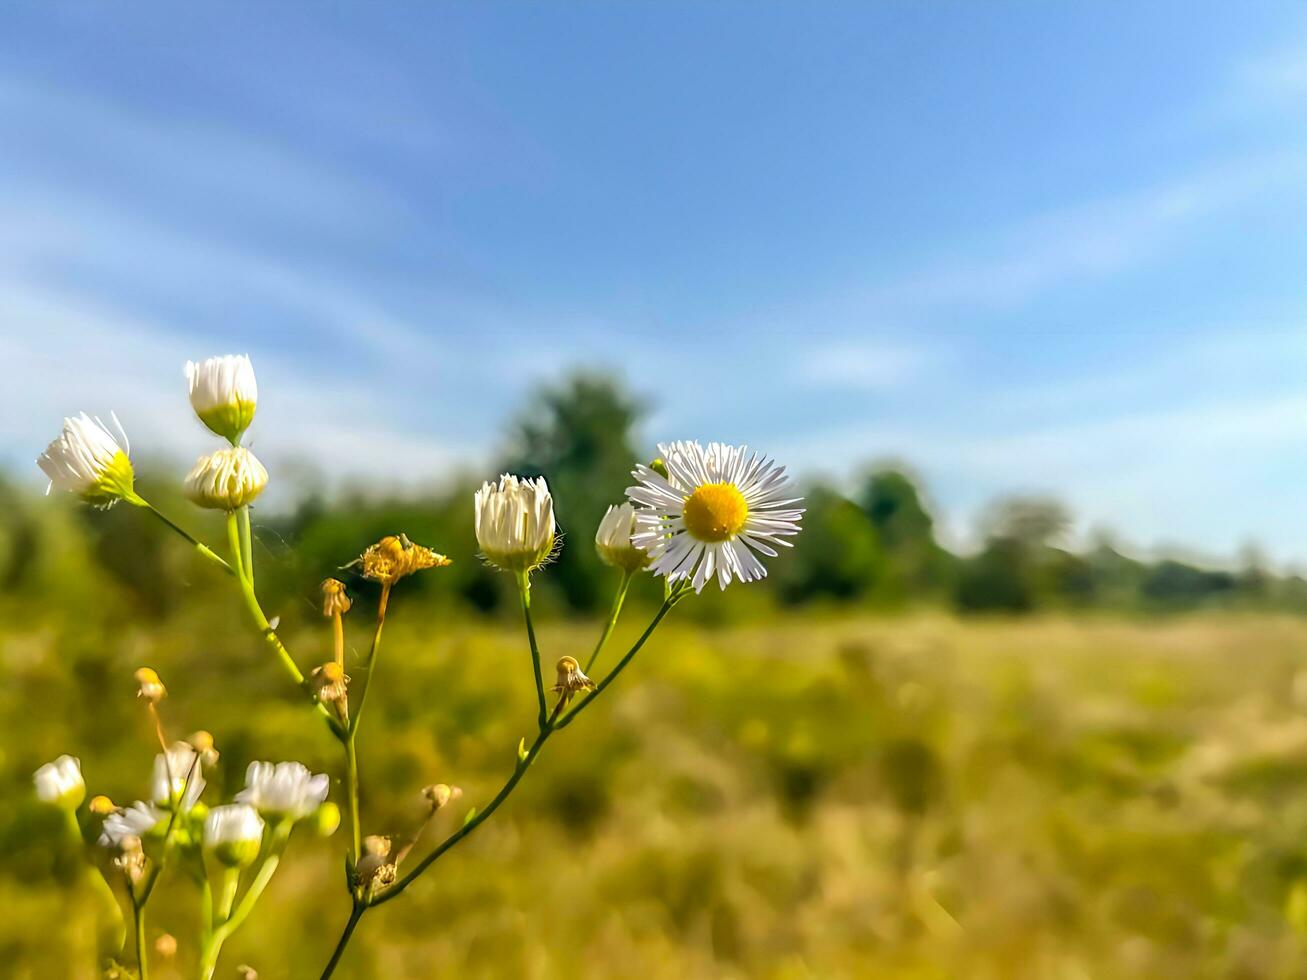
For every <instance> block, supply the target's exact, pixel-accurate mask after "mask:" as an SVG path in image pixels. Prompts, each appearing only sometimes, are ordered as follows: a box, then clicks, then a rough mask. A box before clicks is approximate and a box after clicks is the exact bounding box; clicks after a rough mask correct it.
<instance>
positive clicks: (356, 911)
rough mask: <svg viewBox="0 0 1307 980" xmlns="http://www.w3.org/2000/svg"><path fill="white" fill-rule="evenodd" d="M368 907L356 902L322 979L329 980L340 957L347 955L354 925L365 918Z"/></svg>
mask: <svg viewBox="0 0 1307 980" xmlns="http://www.w3.org/2000/svg"><path fill="white" fill-rule="evenodd" d="M367 908H368V907H367V906H366V905H364V904H363V903H362V902H355V903H354V908H353V909H352V910H351V911H350V913H349V921H348V922H346V923H345V931H344V932H342V933H341V934H340V939H339V940H338V941H337V942H336V948H335V949H334V950H332V953H331V959H330V960H328V961H327V968H326V969H325V970H323V971H322V980H327V978H328V977H330V976H331V975H332V974H333V973H335V972H336V966H337V965H338V964H339V963H340V958H341V957H342V956H344V955H345V947H346V946H348V945H349V939H350V936H352V935H354V927H355V926H357V925H358V924H359V919H361V918H363V913H364V912H366V911H367Z"/></svg>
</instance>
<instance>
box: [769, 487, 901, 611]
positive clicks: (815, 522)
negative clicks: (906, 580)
mask: <svg viewBox="0 0 1307 980" xmlns="http://www.w3.org/2000/svg"><path fill="white" fill-rule="evenodd" d="M803 506H804V507H806V508H807V511H806V513H805V514H804V516H803V533H802V534H801V535H799V537H798V538H797V539H796V541H795V545H794V552H793V554H787V555H786V556H785V557H786V560H785V561H784V562H782V563H778V564H777V569H776V570H777V576H778V584H779V588H780V590H781V594H782V595H783V596H784V597H785V599H786V600H787V601H789V602H802V601H805V600H808V599H813V598H818V597H825V598H831V599H841V600H850V599H857V598H860V597H862V596H865V595H866V594H867V593H868V592H870V591H871V590H873V589H874V588H875V587H876V585H877V583H878V582H879V581H880V579H881V578H882V576H883V575H884V572H885V552H884V550H883V549H882V548H881V544H880V540H879V538H878V536H877V533H876V528H875V526H874V525H873V524H872V523H871V521H869V520H868V519H867V515H866V514H865V513H864V512H863V511H862V509H861V508H860V507H858V505H857V504H855V503H853V502H852V501H851V500H849V499H847V498H846V497H844V496H842V495H841V494H839V493H837V492H836V491H834V490H832V489H831V488H830V487H826V486H820V485H818V486H814V487H812V488H810V489H809V490H808V491H807V493H806V494H805V495H804V502H803Z"/></svg>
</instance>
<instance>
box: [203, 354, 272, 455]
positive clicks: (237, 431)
mask: <svg viewBox="0 0 1307 980" xmlns="http://www.w3.org/2000/svg"><path fill="white" fill-rule="evenodd" d="M186 381H187V383H188V384H189V385H190V389H191V407H192V408H193V409H195V414H196V415H198V416H199V417H200V421H201V422H203V423H204V424H205V425H207V426H208V427H209V429H210V430H212V431H213V432H215V433H217V434H218V435H220V436H222V437H223V438H224V439H226V440H228V441H229V442H230V443H231V444H232V445H235V444H236V443H237V442H239V441H240V437H241V434H242V433H243V432H244V431H245V430H246V429H248V428H249V427H250V423H251V422H252V421H254V408H255V406H256V405H257V403H258V400H259V386H258V384H257V382H256V381H255V380H254V365H253V364H251V363H250V359H249V355H247V354H227V355H225V356H223V357H210V358H209V359H208V360H206V361H201V362H200V363H199V364H196V363H195V362H194V361H187V362H186Z"/></svg>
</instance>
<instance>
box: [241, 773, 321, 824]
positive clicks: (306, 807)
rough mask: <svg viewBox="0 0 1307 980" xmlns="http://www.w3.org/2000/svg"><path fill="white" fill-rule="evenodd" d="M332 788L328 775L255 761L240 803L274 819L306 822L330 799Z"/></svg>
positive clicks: (247, 777) (242, 791)
mask: <svg viewBox="0 0 1307 980" xmlns="http://www.w3.org/2000/svg"><path fill="white" fill-rule="evenodd" d="M330 785H331V780H330V779H329V778H328V777H327V774H326V773H318V774H317V775H314V774H313V773H311V772H309V770H308V767H307V766H304V765H301V764H300V763H298V762H278V763H277V764H276V765H273V764H272V763H271V762H251V763H250V766H249V768H248V769H246V770H245V788H244V789H243V790H241V791H240V792H239V793H237V794H236V801H237V802H238V803H248V804H250V806H252V807H254V808H255V809H257V810H258V811H259V812H260V813H263V814H266V815H267V816H270V817H275V818H278V819H290V820H303V819H304V818H305V817H307V816H309V814H311V813H313V812H314V811H315V810H317V808H318V807H319V806H320V805H321V804H322V802H323V801H324V800H325V799H326V798H327V790H328V789H329V788H330Z"/></svg>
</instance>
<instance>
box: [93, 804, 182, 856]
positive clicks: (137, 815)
mask: <svg viewBox="0 0 1307 980" xmlns="http://www.w3.org/2000/svg"><path fill="white" fill-rule="evenodd" d="M167 816H168V815H167V814H166V813H164V811H162V810H160V809H159V808H158V807H157V806H155V805H154V804H153V803H144V802H142V801H141V800H137V801H136V802H135V803H133V804H132V805H131V806H129V807H126V808H124V809H122V810H115V811H114V812H113V813H111V814H109V815H108V816H107V817H105V818H104V824H103V825H102V826H101V828H100V845H101V846H102V847H122V846H123V843H124V842H125V841H128V840H135V839H139V838H141V837H144V836H145V835H146V834H148V833H149V832H150V831H152V830H153V829H154V828H155V827H157V826H159V824H161V823H162V822H163V821H164V820H165V819H167Z"/></svg>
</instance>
